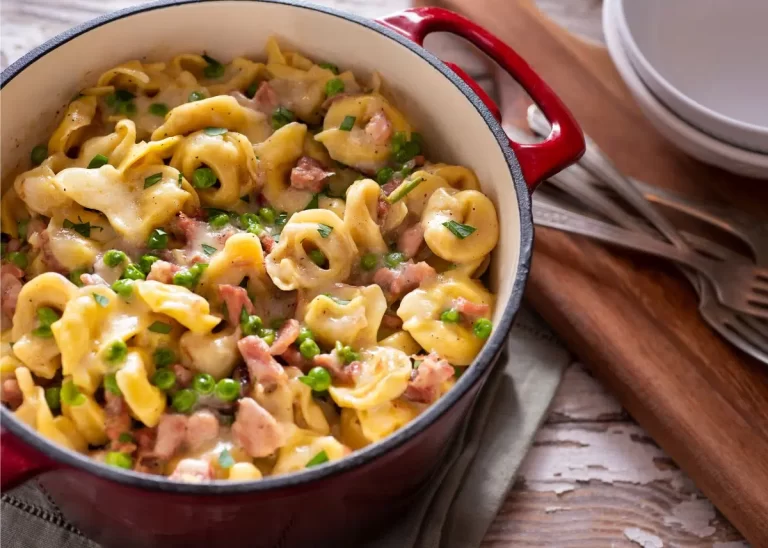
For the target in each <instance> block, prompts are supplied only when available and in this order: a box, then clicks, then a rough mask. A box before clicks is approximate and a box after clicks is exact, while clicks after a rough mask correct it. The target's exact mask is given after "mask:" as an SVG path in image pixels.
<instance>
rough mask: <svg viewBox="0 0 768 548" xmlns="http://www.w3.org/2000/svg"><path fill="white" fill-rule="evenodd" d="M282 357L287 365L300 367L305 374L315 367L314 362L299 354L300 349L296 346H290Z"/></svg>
mask: <svg viewBox="0 0 768 548" xmlns="http://www.w3.org/2000/svg"><path fill="white" fill-rule="evenodd" d="M280 357H281V358H282V359H283V360H284V361H285V363H287V364H288V365H292V366H293V367H298V368H299V369H301V370H302V371H303V372H304V373H306V372H308V371H309V370H310V369H312V366H313V364H312V361H311V360H308V359H307V358H305V357H304V356H302V355H301V352H299V349H298V348H296V347H295V346H289V347H288V348H286V350H285V352H283V353H282V354H281V355H280Z"/></svg>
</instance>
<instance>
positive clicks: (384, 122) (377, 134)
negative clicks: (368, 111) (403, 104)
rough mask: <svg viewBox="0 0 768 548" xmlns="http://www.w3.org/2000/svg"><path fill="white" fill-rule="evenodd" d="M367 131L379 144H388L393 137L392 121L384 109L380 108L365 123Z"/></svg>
mask: <svg viewBox="0 0 768 548" xmlns="http://www.w3.org/2000/svg"><path fill="white" fill-rule="evenodd" d="M365 132H366V133H367V134H368V135H369V136H370V137H371V139H372V140H373V142H374V143H376V144H377V145H386V144H387V143H388V142H389V140H390V139H391V138H392V133H393V130H392V122H390V121H389V118H387V115H386V114H385V113H384V111H383V110H380V111H378V112H377V113H376V114H374V115H373V116H372V117H371V119H370V120H369V121H368V123H367V124H366V125H365Z"/></svg>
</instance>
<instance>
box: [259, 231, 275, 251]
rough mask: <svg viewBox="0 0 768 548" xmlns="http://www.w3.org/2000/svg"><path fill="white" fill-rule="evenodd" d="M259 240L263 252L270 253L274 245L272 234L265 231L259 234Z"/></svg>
mask: <svg viewBox="0 0 768 548" xmlns="http://www.w3.org/2000/svg"><path fill="white" fill-rule="evenodd" d="M259 241H261V247H262V249H264V252H265V253H267V254H269V253H272V249H274V247H275V239H274V238H273V237H272V236H270V235H269V234H267V233H266V232H265V233H264V234H262V235H261V236H259Z"/></svg>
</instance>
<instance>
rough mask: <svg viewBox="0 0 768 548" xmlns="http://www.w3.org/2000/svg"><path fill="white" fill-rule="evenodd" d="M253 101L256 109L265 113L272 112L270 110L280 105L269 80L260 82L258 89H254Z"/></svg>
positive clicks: (272, 110)
mask: <svg viewBox="0 0 768 548" xmlns="http://www.w3.org/2000/svg"><path fill="white" fill-rule="evenodd" d="M253 102H254V105H255V106H256V110H260V111H262V112H263V113H265V114H272V112H274V110H275V109H276V108H277V107H279V106H280V99H279V98H278V97H277V92H276V91H275V90H274V88H273V87H272V86H271V85H270V84H269V82H262V83H261V85H260V86H259V89H257V90H256V94H255V95H254V96H253Z"/></svg>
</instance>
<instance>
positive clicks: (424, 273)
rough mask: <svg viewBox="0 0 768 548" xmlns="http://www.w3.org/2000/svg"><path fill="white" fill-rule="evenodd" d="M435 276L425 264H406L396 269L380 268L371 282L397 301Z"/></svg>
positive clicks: (431, 269)
mask: <svg viewBox="0 0 768 548" xmlns="http://www.w3.org/2000/svg"><path fill="white" fill-rule="evenodd" d="M435 276H437V272H436V271H435V269H434V268H432V267H431V266H429V265H428V264H427V263H425V262H423V261H422V262H420V263H415V264H414V263H413V262H408V263H405V264H404V265H401V266H400V267H398V268H397V269H392V268H380V269H379V270H377V271H376V274H374V276H373V282H374V283H375V284H378V285H380V286H381V287H383V288H384V289H385V290H386V291H388V292H389V294H390V296H391V298H392V299H393V300H397V299H399V298H400V297H402V296H403V295H405V294H406V293H408V292H409V291H412V290H414V289H416V288H417V287H419V285H421V284H422V283H423V282H425V281H428V280H431V279H432V278H434V277H435Z"/></svg>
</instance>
